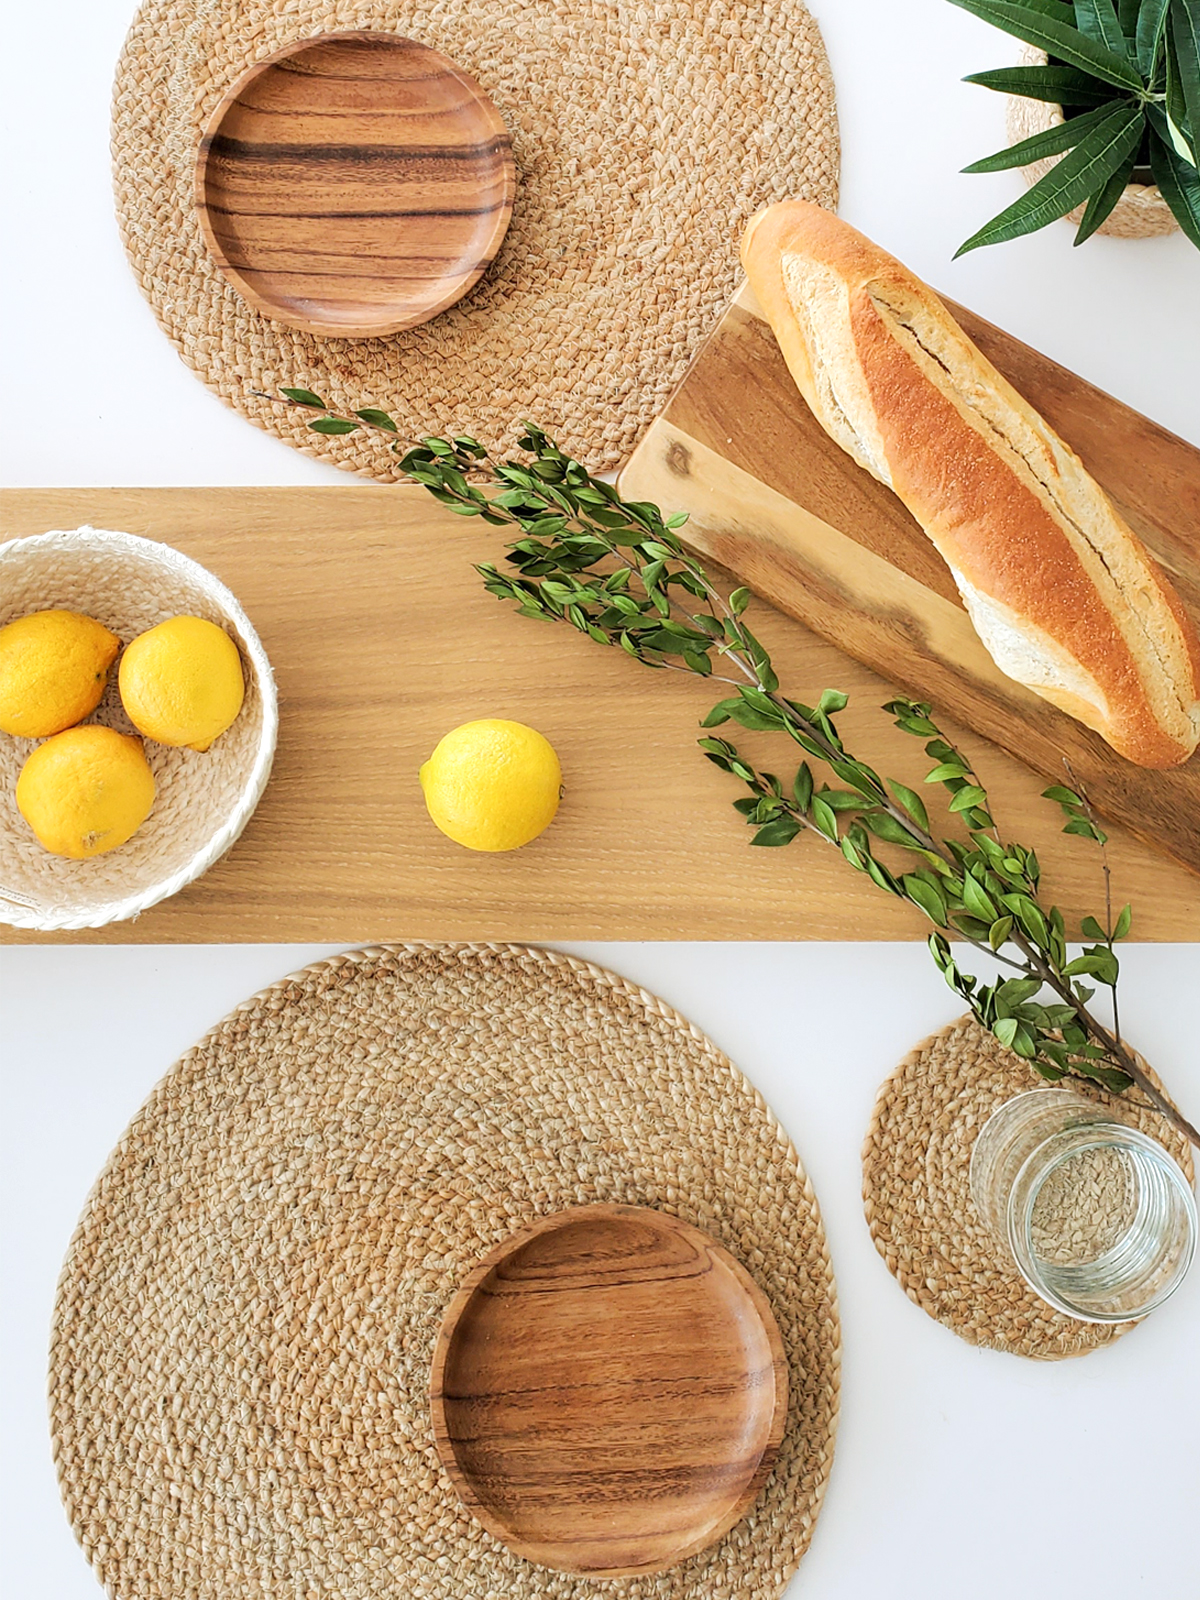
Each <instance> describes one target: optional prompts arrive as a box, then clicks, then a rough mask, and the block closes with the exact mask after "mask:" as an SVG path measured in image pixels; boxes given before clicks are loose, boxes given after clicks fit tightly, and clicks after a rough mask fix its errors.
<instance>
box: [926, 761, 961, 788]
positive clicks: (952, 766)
mask: <svg viewBox="0 0 1200 1600" xmlns="http://www.w3.org/2000/svg"><path fill="white" fill-rule="evenodd" d="M970 776H971V773H970V769H969V768H967V767H964V766H961V765H960V764H959V763H958V762H957V761H943V762H942V764H941V765H940V766H937V767H934V769H933V771H932V772H931V773H930V774H929V776H928V777H927V778H926V779H925V782H926V783H950V782H953V781H954V779H956V778H969V777H970Z"/></svg>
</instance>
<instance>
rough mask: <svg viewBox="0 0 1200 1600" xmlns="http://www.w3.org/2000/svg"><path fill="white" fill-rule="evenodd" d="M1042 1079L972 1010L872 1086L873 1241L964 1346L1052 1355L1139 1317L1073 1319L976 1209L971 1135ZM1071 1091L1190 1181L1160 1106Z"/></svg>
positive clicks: (1113, 1335) (1098, 1341)
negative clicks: (1139, 1137)
mask: <svg viewBox="0 0 1200 1600" xmlns="http://www.w3.org/2000/svg"><path fill="white" fill-rule="evenodd" d="M1139 1059H1140V1058H1139ZM1142 1065H1143V1066H1145V1065H1146V1063H1145V1062H1143V1063H1142ZM1147 1070H1149V1068H1147ZM1151 1076H1152V1077H1153V1074H1151ZM1041 1082H1042V1080H1041V1079H1040V1078H1039V1077H1038V1076H1037V1074H1036V1073H1034V1072H1033V1071H1032V1069H1031V1068H1030V1067H1029V1066H1028V1065H1027V1064H1026V1063H1025V1062H1023V1061H1022V1060H1021V1058H1020V1057H1019V1056H1017V1055H1014V1054H1013V1052H1012V1051H1011V1050H1007V1049H1005V1047H1004V1046H1003V1045H1002V1044H1001V1043H1000V1042H999V1040H997V1039H995V1038H994V1037H993V1036H992V1035H991V1034H990V1033H988V1032H986V1031H985V1030H984V1029H983V1028H981V1027H980V1026H979V1024H978V1023H977V1022H976V1021H975V1019H974V1018H973V1017H970V1016H966V1017H960V1018H959V1020H958V1021H957V1022H952V1023H950V1025H949V1026H948V1027H945V1028H943V1029H942V1030H941V1031H940V1032H939V1033H935V1034H931V1035H930V1037H929V1038H928V1039H926V1040H924V1041H923V1042H922V1043H921V1044H919V1045H918V1046H917V1047H916V1049H915V1050H913V1051H912V1052H911V1054H909V1055H908V1056H906V1057H905V1059H904V1060H903V1061H902V1062H901V1063H900V1065H899V1066H898V1067H897V1068H896V1070H895V1072H894V1073H893V1074H892V1076H891V1077H890V1078H888V1079H887V1081H886V1082H885V1083H884V1084H883V1086H882V1088H881V1089H880V1091H879V1096H878V1098H877V1100H876V1102H875V1110H874V1113H873V1114H872V1118H871V1125H870V1128H869V1129H868V1130H867V1138H866V1143H865V1144H864V1146H863V1201H864V1203H865V1206H866V1213H867V1223H868V1225H869V1227H870V1230H871V1237H872V1239H874V1241H875V1248H876V1249H877V1250H878V1251H879V1254H880V1255H881V1256H882V1257H883V1259H884V1260H885V1261H886V1262H887V1265H888V1269H889V1271H890V1272H891V1273H892V1274H893V1276H894V1277H895V1278H896V1279H897V1281H898V1282H899V1284H900V1287H901V1288H902V1289H903V1290H904V1292H905V1294H907V1295H908V1298H909V1299H910V1300H911V1301H913V1303H914V1304H915V1305H919V1306H920V1307H921V1309H922V1310H923V1311H927V1312H928V1313H929V1315H930V1316H931V1317H933V1318H934V1319H935V1320H936V1321H938V1322H940V1323H942V1324H943V1326H945V1327H947V1328H949V1329H950V1330H951V1332H952V1333H957V1334H958V1336H959V1338H961V1339H965V1340H966V1341H967V1343H968V1344H981V1345H986V1346H987V1347H988V1348H989V1349H991V1350H1007V1351H1009V1352H1010V1353H1011V1354H1013V1355H1021V1356H1032V1357H1034V1358H1036V1359H1039V1360H1043V1361H1055V1360H1059V1359H1060V1358H1062V1357H1063V1356H1078V1355H1086V1354H1087V1353H1088V1351H1090V1350H1096V1349H1098V1348H1099V1347H1100V1346H1101V1345H1106V1344H1111V1343H1112V1341H1113V1340H1114V1339H1119V1338H1120V1337H1121V1335H1122V1334H1124V1333H1128V1332H1129V1330H1130V1329H1131V1328H1134V1327H1136V1326H1137V1324H1136V1323H1135V1322H1121V1323H1112V1324H1108V1325H1105V1324H1100V1323H1090V1322H1077V1321H1076V1320H1075V1319H1074V1318H1073V1317H1067V1316H1064V1315H1063V1314H1062V1313H1061V1312H1059V1311H1055V1310H1054V1309H1053V1307H1052V1306H1048V1305H1047V1304H1046V1303H1045V1301H1044V1300H1042V1299H1041V1298H1040V1297H1039V1296H1038V1295H1036V1294H1034V1292H1033V1290H1032V1289H1030V1288H1029V1286H1028V1285H1027V1284H1026V1282H1025V1280H1024V1279H1023V1278H1022V1277H1021V1275H1020V1273H1019V1272H1018V1271H1017V1269H1016V1267H1015V1265H1014V1264H1013V1262H1012V1260H1011V1259H1010V1258H1009V1257H1008V1256H1007V1255H1006V1253H1005V1251H1004V1250H1003V1249H1002V1247H1001V1246H1000V1245H999V1244H998V1243H997V1242H996V1240H995V1239H993V1237H992V1235H991V1234H990V1233H989V1231H988V1230H987V1228H986V1227H985V1225H984V1223H983V1221H982V1219H981V1218H980V1216H979V1215H978V1213H977V1212H976V1210H975V1205H974V1202H973V1201H972V1199H971V1188H970V1166H971V1148H972V1146H973V1145H974V1143H975V1137H976V1135H977V1134H978V1133H979V1131H980V1129H981V1128H982V1127H983V1125H984V1123H985V1122H986V1121H987V1119H988V1118H989V1117H990V1116H991V1114H992V1112H993V1111H995V1110H996V1109H997V1107H998V1106H1001V1105H1003V1104H1004V1102H1005V1101H1006V1100H1010V1099H1011V1098H1012V1097H1013V1096H1014V1095H1017V1094H1022V1093H1024V1092H1025V1091H1026V1090H1027V1089H1033V1088H1036V1087H1037V1086H1038V1084H1040V1083H1041ZM1155 1082H1157V1079H1155ZM1071 1087H1072V1089H1078V1090H1079V1093H1080V1094H1084V1095H1087V1096H1088V1097H1089V1098H1093V1099H1095V1100H1097V1101H1099V1102H1100V1103H1101V1104H1104V1105H1106V1106H1108V1107H1110V1108H1111V1109H1112V1111H1113V1114H1114V1116H1115V1117H1118V1118H1120V1119H1121V1120H1123V1121H1125V1122H1129V1123H1131V1124H1132V1125H1133V1126H1134V1127H1136V1128H1141V1129H1142V1131H1143V1132H1144V1133H1148V1134H1150V1135H1151V1137H1152V1138H1155V1139H1157V1140H1158V1141H1159V1142H1160V1143H1161V1144H1163V1145H1164V1146H1165V1147H1166V1148H1167V1149H1168V1150H1169V1151H1170V1152H1171V1154H1172V1155H1173V1156H1174V1157H1175V1159H1176V1161H1178V1162H1179V1164H1180V1166H1181V1167H1182V1168H1183V1170H1184V1171H1185V1172H1186V1173H1187V1176H1188V1179H1189V1181H1191V1180H1192V1178H1193V1171H1192V1157H1191V1149H1190V1146H1189V1145H1188V1142H1187V1140H1186V1139H1184V1138H1183V1137H1182V1136H1181V1135H1180V1134H1177V1133H1175V1132H1174V1130H1173V1129H1172V1128H1170V1127H1169V1126H1168V1124H1167V1123H1166V1121H1165V1120H1164V1118H1163V1117H1161V1116H1160V1115H1159V1114H1158V1113H1157V1112H1155V1111H1149V1110H1146V1111H1142V1110H1139V1109H1138V1108H1137V1107H1135V1106H1133V1105H1131V1104H1130V1103H1129V1102H1128V1101H1125V1100H1123V1099H1122V1098H1121V1097H1119V1096H1113V1095H1106V1094H1104V1093H1103V1091H1100V1090H1096V1091H1093V1090H1091V1089H1090V1088H1089V1087H1087V1086H1084V1085H1077V1084H1075V1083H1072V1085H1071Z"/></svg>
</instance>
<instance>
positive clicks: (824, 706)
mask: <svg viewBox="0 0 1200 1600" xmlns="http://www.w3.org/2000/svg"><path fill="white" fill-rule="evenodd" d="M849 704H850V696H849V695H846V694H843V693H842V691H841V690H840V689H825V690H823V691H822V693H821V698H820V700H818V701H817V710H818V711H823V712H825V714H826V715H827V716H829V715H833V714H834V713H836V712H838V711H844V710H845V709H846V707H847V706H848V705H849Z"/></svg>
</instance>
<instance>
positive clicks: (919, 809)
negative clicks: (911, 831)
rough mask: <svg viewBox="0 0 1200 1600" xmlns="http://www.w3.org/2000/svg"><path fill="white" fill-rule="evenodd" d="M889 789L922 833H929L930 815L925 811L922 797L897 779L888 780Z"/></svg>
mask: <svg viewBox="0 0 1200 1600" xmlns="http://www.w3.org/2000/svg"><path fill="white" fill-rule="evenodd" d="M888 788H889V789H890V790H891V791H892V793H893V794H894V795H895V796H896V799H897V800H898V801H899V802H900V804H901V806H903V808H904V810H905V811H906V812H907V813H908V815H909V816H910V817H911V818H912V820H913V821H914V822H915V823H916V825H917V827H918V828H920V829H921V830H922V832H924V833H928V832H929V814H928V812H927V811H926V810H925V806H924V804H923V803H922V801H921V797H920V795H918V794H914V793H913V791H912V790H911V789H908V788H906V787H905V786H904V784H902V783H898V782H897V781H896V779H895V778H889V779H888Z"/></svg>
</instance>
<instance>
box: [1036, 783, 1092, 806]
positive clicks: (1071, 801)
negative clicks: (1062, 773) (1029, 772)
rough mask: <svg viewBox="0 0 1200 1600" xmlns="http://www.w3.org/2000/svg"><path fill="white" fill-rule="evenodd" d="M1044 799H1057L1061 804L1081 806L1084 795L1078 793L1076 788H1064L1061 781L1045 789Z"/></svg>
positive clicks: (1043, 791)
mask: <svg viewBox="0 0 1200 1600" xmlns="http://www.w3.org/2000/svg"><path fill="white" fill-rule="evenodd" d="M1042 799H1043V800H1054V801H1057V803H1058V804H1059V805H1060V806H1077V807H1081V806H1082V805H1083V799H1082V797H1081V796H1080V795H1077V794H1076V793H1075V791H1074V789H1064V788H1063V786H1062V784H1061V783H1054V784H1051V785H1050V787H1049V788H1048V789H1043V790H1042Z"/></svg>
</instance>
